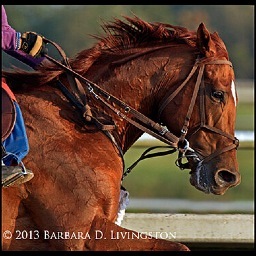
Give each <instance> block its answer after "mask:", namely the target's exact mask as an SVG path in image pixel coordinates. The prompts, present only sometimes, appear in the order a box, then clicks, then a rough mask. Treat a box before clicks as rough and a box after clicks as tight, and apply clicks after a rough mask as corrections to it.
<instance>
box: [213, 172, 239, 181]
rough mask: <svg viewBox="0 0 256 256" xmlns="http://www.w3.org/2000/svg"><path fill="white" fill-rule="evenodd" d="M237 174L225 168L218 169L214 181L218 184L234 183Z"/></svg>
mask: <svg viewBox="0 0 256 256" xmlns="http://www.w3.org/2000/svg"><path fill="white" fill-rule="evenodd" d="M237 179H238V178H237V176H236V175H235V174H233V173H231V172H230V171H227V170H219V171H218V172H217V173H216V175H215V181H216V183H217V184H218V185H223V184H230V185H232V184H235V183H237Z"/></svg>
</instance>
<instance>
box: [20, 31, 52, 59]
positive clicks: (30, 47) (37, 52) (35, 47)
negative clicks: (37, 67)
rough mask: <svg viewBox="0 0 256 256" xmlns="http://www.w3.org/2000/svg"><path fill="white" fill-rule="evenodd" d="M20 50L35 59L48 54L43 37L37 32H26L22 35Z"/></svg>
mask: <svg viewBox="0 0 256 256" xmlns="http://www.w3.org/2000/svg"><path fill="white" fill-rule="evenodd" d="M20 50H22V51H24V52H26V53H28V54H29V55H31V56H33V57H35V58H37V57H41V56H42V55H43V54H45V53H47V49H46V47H45V42H44V41H43V37H42V36H41V35H38V34H37V33H35V32H25V33H23V34H22V36H21V45H20Z"/></svg>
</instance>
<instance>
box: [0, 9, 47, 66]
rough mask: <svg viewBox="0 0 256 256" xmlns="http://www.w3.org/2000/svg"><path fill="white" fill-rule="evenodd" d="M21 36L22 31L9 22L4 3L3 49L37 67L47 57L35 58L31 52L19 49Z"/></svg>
mask: <svg viewBox="0 0 256 256" xmlns="http://www.w3.org/2000/svg"><path fill="white" fill-rule="evenodd" d="M19 37H20V33H19V32H16V31H15V30H14V29H13V28H12V27H11V26H10V25H9V24H8V20H7V15H6V12H5V8H4V6H3V5H2V50H4V51H5V52H6V53H7V54H9V55H11V56H12V57H14V58H16V59H18V60H20V61H22V62H24V63H25V64H27V65H29V66H30V67H32V68H33V69H36V67H37V66H38V65H39V64H40V63H41V62H42V61H43V60H44V59H45V58H44V57H41V58H34V57H32V56H30V55H29V54H26V53H25V52H23V51H20V50H18V48H19V45H18V44H19Z"/></svg>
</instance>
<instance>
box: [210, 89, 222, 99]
mask: <svg viewBox="0 0 256 256" xmlns="http://www.w3.org/2000/svg"><path fill="white" fill-rule="evenodd" d="M212 97H214V98H215V99H217V100H219V101H223V100H224V93H223V92H222V91H213V92H212Z"/></svg>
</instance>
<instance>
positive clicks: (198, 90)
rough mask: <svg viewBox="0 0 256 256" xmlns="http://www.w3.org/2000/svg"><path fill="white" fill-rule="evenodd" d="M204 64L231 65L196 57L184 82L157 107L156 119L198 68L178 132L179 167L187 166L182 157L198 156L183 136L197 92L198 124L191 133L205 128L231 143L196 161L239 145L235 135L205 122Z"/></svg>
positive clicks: (185, 133) (204, 160)
mask: <svg viewBox="0 0 256 256" xmlns="http://www.w3.org/2000/svg"><path fill="white" fill-rule="evenodd" d="M205 65H229V66H230V67H232V63H231V62H230V61H228V60H220V59H215V60H210V61H205V60H204V61H202V60H200V59H197V60H196V62H195V64H194V66H193V68H192V70H191V71H190V73H189V75H188V76H187V78H186V79H185V80H184V82H183V83H182V84H181V85H180V86H179V87H178V88H177V89H176V90H175V91H174V92H173V93H171V94H170V95H169V96H168V97H167V98H166V99H164V100H163V102H162V103H161V104H160V108H159V111H158V119H160V117H161V114H162V112H163V110H164V109H165V108H166V107H167V105H168V104H169V103H170V102H171V101H172V100H173V99H174V98H175V96H177V95H178V93H179V92H180V91H181V90H182V88H184V86H185V85H186V84H187V82H188V81H189V80H190V79H191V77H192V76H193V74H194V73H195V72H196V70H197V69H198V68H199V71H198V75H197V80H196V84H195V87H194V91H193V95H192V98H191V101H190V105H189V108H188V111H187V115H186V117H185V120H184V124H183V126H182V129H181V134H180V137H179V142H178V149H179V157H178V159H177V161H176V164H177V165H178V166H179V167H180V168H181V169H185V168H188V163H186V164H185V165H184V164H182V163H181V159H182V158H184V157H186V158H188V157H197V158H198V156H197V155H195V154H194V150H193V149H191V148H189V146H188V145H189V143H188V141H187V140H186V139H185V137H186V135H187V133H188V127H189V121H190V118H191V115H192V112H193V108H194V105H195V102H196V98H197V95H198V94H199V102H200V103H199V104H200V105H199V107H200V124H199V125H198V127H197V128H196V129H195V128H194V129H195V131H194V132H193V134H192V135H194V134H195V133H197V132H198V131H199V130H200V129H207V130H210V131H212V132H215V133H217V134H219V135H221V136H224V137H226V138H228V139H230V140H231V141H232V144H230V145H228V146H226V147H224V148H222V149H219V150H216V151H215V152H214V153H212V154H210V155H209V156H206V157H204V158H202V159H199V158H198V162H200V164H202V163H203V162H204V163H206V162H208V161H210V160H211V159H213V158H215V157H216V156H218V155H220V154H222V153H224V152H227V151H229V150H232V149H237V148H238V146H239V140H238V139H237V138H236V137H234V136H232V135H230V134H228V133H226V132H224V131H222V130H220V129H218V128H216V127H212V126H209V125H207V124H206V123H205V115H206V112H205V104H204V100H205V96H206V95H205V84H204V79H203V73H204V68H205ZM192 135H191V136H192ZM191 136H190V137H191ZM186 153H189V154H186ZM191 153H192V154H191Z"/></svg>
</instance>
